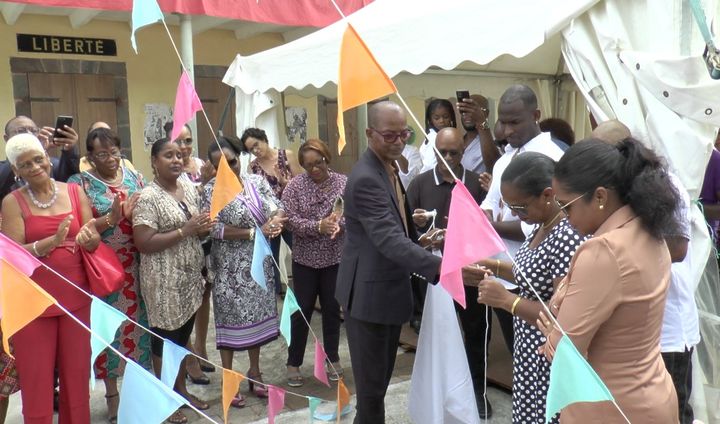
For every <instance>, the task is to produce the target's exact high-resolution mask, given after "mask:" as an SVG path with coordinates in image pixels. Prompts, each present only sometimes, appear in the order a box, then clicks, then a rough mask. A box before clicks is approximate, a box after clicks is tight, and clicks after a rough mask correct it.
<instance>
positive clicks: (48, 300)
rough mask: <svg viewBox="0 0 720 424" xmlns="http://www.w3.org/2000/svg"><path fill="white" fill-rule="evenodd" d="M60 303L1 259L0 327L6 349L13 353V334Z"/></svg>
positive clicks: (8, 352)
mask: <svg viewBox="0 0 720 424" xmlns="http://www.w3.org/2000/svg"><path fill="white" fill-rule="evenodd" d="M55 303H57V301H56V300H55V299H54V298H53V297H52V296H50V294H48V292H46V291H45V290H43V289H42V287H40V286H38V285H37V284H36V283H35V282H34V281H33V280H31V279H30V277H28V276H27V275H25V274H24V273H22V272H21V271H19V270H18V269H17V268H15V267H14V266H12V265H11V264H10V263H9V262H7V261H6V260H5V259H0V311H2V319H0V328H2V341H3V349H4V350H5V352H7V354H8V355H9V354H10V343H9V340H10V337H12V335H13V334H15V333H17V332H18V331H20V330H21V329H22V328H23V327H25V326H26V325H28V324H29V323H30V322H31V321H33V320H34V319H35V318H37V317H39V316H40V315H42V314H43V312H45V310H46V309H47V308H48V307H49V306H51V305H53V304H55Z"/></svg>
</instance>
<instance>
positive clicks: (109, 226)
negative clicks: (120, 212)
mask: <svg viewBox="0 0 720 424" xmlns="http://www.w3.org/2000/svg"><path fill="white" fill-rule="evenodd" d="M105 224H106V225H107V226H108V228H112V227H114V226H115V224H111V223H110V214H107V215H105Z"/></svg>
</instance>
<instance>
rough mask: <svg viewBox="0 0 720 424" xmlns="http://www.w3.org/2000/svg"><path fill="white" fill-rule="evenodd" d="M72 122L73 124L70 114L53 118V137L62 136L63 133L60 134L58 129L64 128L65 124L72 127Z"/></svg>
mask: <svg viewBox="0 0 720 424" xmlns="http://www.w3.org/2000/svg"><path fill="white" fill-rule="evenodd" d="M72 124H73V117H72V116H63V115H58V117H57V119H55V132H54V133H53V138H60V137H63V135H62V134H60V133H59V132H58V130H59V129H65V125H67V126H68V127H72Z"/></svg>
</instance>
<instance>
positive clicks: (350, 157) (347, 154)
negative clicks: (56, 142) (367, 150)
mask: <svg viewBox="0 0 720 424" xmlns="http://www.w3.org/2000/svg"><path fill="white" fill-rule="evenodd" d="M325 113H326V120H327V121H326V122H327V133H328V139H327V140H325V142H327V143H328V144H329V146H330V154H331V155H332V160H331V168H332V169H333V170H334V171H336V172H340V173H342V174H346V175H347V174H349V173H350V171H351V170H352V167H353V165H355V162H357V160H358V137H357V134H358V132H357V109H354V108H353V109H350V110H349V111H347V112H345V115H344V116H343V118H344V119H345V142H346V143H347V144H346V145H345V148H344V149H343V151H342V154H341V155H340V156H338V153H337V151H338V144H337V143H338V138H339V137H340V133H339V132H338V127H337V102H333V101H327V102H326V103H325Z"/></svg>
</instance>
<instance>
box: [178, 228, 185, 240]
mask: <svg viewBox="0 0 720 424" xmlns="http://www.w3.org/2000/svg"><path fill="white" fill-rule="evenodd" d="M177 230H178V234H180V238H181V239H184V238H185V234H183V230H182V228H178V229H177Z"/></svg>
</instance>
